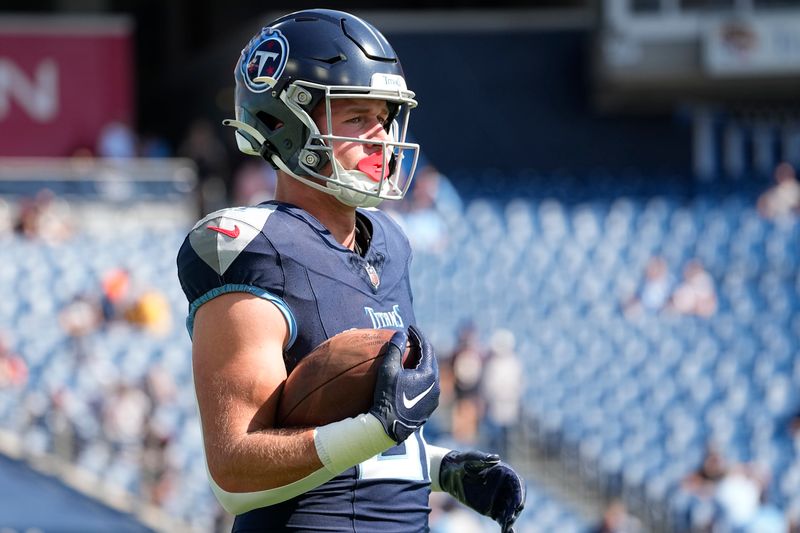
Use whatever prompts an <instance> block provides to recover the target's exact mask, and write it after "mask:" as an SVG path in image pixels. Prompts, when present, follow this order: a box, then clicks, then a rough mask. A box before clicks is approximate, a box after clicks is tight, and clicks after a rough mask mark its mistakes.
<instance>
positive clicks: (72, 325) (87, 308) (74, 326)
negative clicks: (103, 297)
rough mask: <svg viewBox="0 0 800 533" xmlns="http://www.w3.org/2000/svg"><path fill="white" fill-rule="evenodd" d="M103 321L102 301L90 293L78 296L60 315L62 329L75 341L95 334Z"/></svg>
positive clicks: (59, 320)
mask: <svg viewBox="0 0 800 533" xmlns="http://www.w3.org/2000/svg"><path fill="white" fill-rule="evenodd" d="M103 319H104V317H103V310H102V307H101V306H100V301H99V300H98V299H97V298H95V297H93V296H92V295H90V294H88V293H82V294H78V295H76V296H75V297H74V298H73V299H72V300H71V301H70V302H69V303H68V304H67V305H65V306H64V308H63V309H62V310H61V311H60V312H59V314H58V322H59V324H60V325H61V329H63V330H64V331H65V332H66V333H67V335H69V336H70V337H71V338H73V339H80V338H81V337H85V336H86V335H89V334H90V333H93V332H95V331H96V330H97V329H98V328H99V327H100V326H101V325H102V323H103Z"/></svg>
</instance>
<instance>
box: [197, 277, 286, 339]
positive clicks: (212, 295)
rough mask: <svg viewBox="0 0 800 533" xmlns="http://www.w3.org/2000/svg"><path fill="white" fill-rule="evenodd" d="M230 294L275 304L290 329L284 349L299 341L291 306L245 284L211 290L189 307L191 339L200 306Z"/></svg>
mask: <svg viewBox="0 0 800 533" xmlns="http://www.w3.org/2000/svg"><path fill="white" fill-rule="evenodd" d="M230 292H246V293H249V294H252V295H255V296H258V297H259V298H263V299H265V300H268V301H270V302H272V303H274V304H275V305H276V306H277V307H278V309H279V310H280V311H281V313H283V316H284V318H285V319H286V325H287V327H288V328H289V341H288V342H287V343H286V346H285V347H284V349H285V350H288V349H289V348H291V347H292V345H293V344H294V341H295V340H297V321H296V320H295V318H294V313H292V310H291V309H290V308H289V305H288V304H287V303H286V302H285V301H284V300H283V298H280V297H278V296H275V295H274V294H272V293H271V292H269V291H267V290H265V289H262V288H260V287H255V286H253V285H245V284H243V283H229V284H227V285H223V286H221V287H217V288H214V289H211V290H210V291H208V292H207V293H205V294H204V295H202V296H200V297H199V298H197V299H196V300H195V301H193V302H192V303H191V305H189V316H187V317H186V329H187V330H188V331H189V337H191V336H192V334H193V333H194V317H195V315H196V314H197V310H198V309H199V308H200V306H201V305H203V304H204V303H206V302H208V301H210V300H213V299H214V298H216V297H217V296H221V295H223V294H228V293H230Z"/></svg>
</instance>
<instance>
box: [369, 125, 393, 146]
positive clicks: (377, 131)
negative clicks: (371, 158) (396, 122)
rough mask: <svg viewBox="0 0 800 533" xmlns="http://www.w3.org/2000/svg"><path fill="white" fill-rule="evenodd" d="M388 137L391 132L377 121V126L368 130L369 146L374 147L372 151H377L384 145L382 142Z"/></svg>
mask: <svg viewBox="0 0 800 533" xmlns="http://www.w3.org/2000/svg"><path fill="white" fill-rule="evenodd" d="M388 139H389V133H388V132H387V131H386V130H385V129H383V125H382V124H380V123H376V124H375V126H374V127H373V128H372V129H370V130H369V131H368V132H367V135H366V140H367V147H368V148H370V149H372V150H371V151H376V150H378V149H380V148H381V147H382V144H381V143H383V142H384V141H386V140H388ZM370 141H372V142H370Z"/></svg>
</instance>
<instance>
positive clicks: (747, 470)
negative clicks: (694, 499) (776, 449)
mask: <svg viewBox="0 0 800 533" xmlns="http://www.w3.org/2000/svg"><path fill="white" fill-rule="evenodd" d="M768 485H769V478H768V475H767V474H766V472H765V471H764V470H763V469H759V468H756V467H755V466H754V465H749V464H744V463H733V464H731V463H729V462H728V461H727V460H726V459H725V458H724V456H723V455H722V452H721V451H720V450H719V448H718V447H717V446H715V445H714V444H712V443H709V444H708V446H707V448H706V455H705V457H704V458H703V462H702V464H701V466H700V468H698V470H697V471H695V472H692V473H691V474H689V475H688V476H687V477H686V478H685V479H684V482H683V487H684V489H686V490H689V491H690V492H693V493H694V494H696V495H698V496H700V497H701V498H705V499H708V500H711V501H713V502H714V504H715V506H716V508H717V516H716V517H715V518H714V524H715V525H717V526H718V527H720V528H722V530H724V531H728V530H729V529H725V528H730V529H731V530H733V531H753V532H755V531H759V532H760V533H761V532H762V531H764V532H766V531H768V530H761V529H751V528H752V526H753V525H754V524H756V523H758V522H756V521H757V520H758V521H759V522H760V523H762V524H770V525H771V524H773V523H774V516H773V515H774V513H773V508H772V506H771V505H770V504H769V503H768V502H767V501H766V490H767V487H768Z"/></svg>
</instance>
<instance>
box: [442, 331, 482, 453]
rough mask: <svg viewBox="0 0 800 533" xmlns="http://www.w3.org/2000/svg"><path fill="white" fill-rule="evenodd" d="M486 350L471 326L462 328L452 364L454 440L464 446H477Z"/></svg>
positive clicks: (452, 356) (452, 425)
mask: <svg viewBox="0 0 800 533" xmlns="http://www.w3.org/2000/svg"><path fill="white" fill-rule="evenodd" d="M483 351H484V349H483V347H482V346H481V345H480V342H479V340H478V332H477V330H476V328H475V326H474V324H472V323H468V324H465V325H463V326H462V327H461V330H460V331H459V335H458V341H457V344H456V347H455V349H454V350H453V354H452V355H451V356H450V358H449V360H450V364H451V365H452V375H453V390H454V393H455V401H454V404H453V421H452V423H451V427H452V432H453V438H455V439H456V440H457V441H458V442H460V443H463V444H470V443H474V442H475V439H476V437H477V433H478V421H479V420H480V416H481V410H482V405H481V397H480V380H481V372H482V371H483V357H484V355H483Z"/></svg>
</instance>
